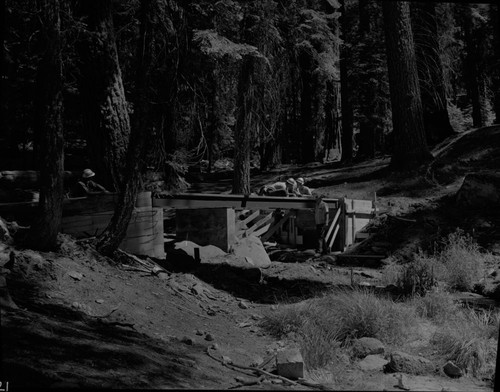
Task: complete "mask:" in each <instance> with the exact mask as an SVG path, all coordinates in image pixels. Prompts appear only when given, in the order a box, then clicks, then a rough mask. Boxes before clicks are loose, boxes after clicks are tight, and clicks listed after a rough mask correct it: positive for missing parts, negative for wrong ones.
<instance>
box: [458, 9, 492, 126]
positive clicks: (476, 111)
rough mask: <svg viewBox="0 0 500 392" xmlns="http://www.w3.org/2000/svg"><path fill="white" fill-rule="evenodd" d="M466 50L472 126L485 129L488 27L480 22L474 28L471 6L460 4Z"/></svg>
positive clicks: (466, 74) (466, 75)
mask: <svg viewBox="0 0 500 392" xmlns="http://www.w3.org/2000/svg"><path fill="white" fill-rule="evenodd" d="M459 7H461V12H462V17H463V24H464V40H465V48H466V58H465V72H464V74H465V75H464V76H465V78H466V80H467V91H468V95H469V98H470V99H471V101H472V125H473V126H474V127H484V126H485V125H487V124H486V123H487V120H488V115H487V97H486V75H485V70H484V61H485V58H486V54H485V51H486V48H485V43H486V42H487V39H486V27H485V26H484V24H483V22H481V21H478V23H479V26H477V27H476V26H474V15H473V9H472V5H471V4H460V5H459Z"/></svg>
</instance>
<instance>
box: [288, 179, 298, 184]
mask: <svg viewBox="0 0 500 392" xmlns="http://www.w3.org/2000/svg"><path fill="white" fill-rule="evenodd" d="M286 183H287V184H290V185H296V184H297V183H296V182H295V180H294V179H293V178H289V179H288V180H286Z"/></svg>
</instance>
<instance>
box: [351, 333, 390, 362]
mask: <svg viewBox="0 0 500 392" xmlns="http://www.w3.org/2000/svg"><path fill="white" fill-rule="evenodd" d="M352 349H353V352H354V355H355V356H356V357H358V358H364V357H366V356H368V355H375V354H383V353H384V352H385V346H384V344H383V343H382V342H381V341H380V340H378V339H375V338H367V337H364V338H360V339H357V340H355V341H354V344H353V346H352Z"/></svg>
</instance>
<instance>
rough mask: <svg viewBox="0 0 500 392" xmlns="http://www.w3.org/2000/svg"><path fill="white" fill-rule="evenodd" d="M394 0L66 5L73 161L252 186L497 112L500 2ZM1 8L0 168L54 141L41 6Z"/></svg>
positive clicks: (413, 147) (180, 185) (115, 182)
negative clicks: (40, 89)
mask: <svg viewBox="0 0 500 392" xmlns="http://www.w3.org/2000/svg"><path fill="white" fill-rule="evenodd" d="M386 3H387V4H386ZM389 3H393V2H379V1H375V0H343V1H337V0H292V1H287V2H284V1H276V0H251V1H242V0H219V1H209V0H197V1H195V0H188V1H183V2H179V1H175V0H155V1H154V2H153V1H139V0H127V1H123V2H117V1H111V0H106V1H103V2H100V3H99V6H95V4H90V2H86V1H75V2H63V3H61V12H60V19H61V48H60V50H61V53H62V55H61V58H62V71H61V88H60V90H61V100H62V102H63V103H64V108H65V110H64V113H63V114H62V117H61V124H62V126H61V129H62V130H63V132H64V147H65V152H64V169H65V170H70V171H76V172H77V171H80V170H82V169H84V168H85V167H91V168H92V169H93V170H95V171H96V172H97V173H98V175H99V177H100V179H101V180H102V181H103V182H104V183H105V184H106V185H107V186H108V187H109V188H112V189H114V190H116V191H117V192H123V189H125V188H124V186H125V185H124V184H125V183H126V182H127V181H126V179H127V178H128V177H129V176H130V173H134V176H135V173H136V172H140V176H139V177H141V181H142V180H143V179H144V178H145V177H144V176H145V175H146V174H147V173H146V172H147V171H150V172H151V171H154V172H156V173H161V179H162V181H163V182H159V183H156V185H155V186H154V187H153V186H152V185H150V184H149V183H147V182H141V181H138V180H137V179H134V181H133V183H134V186H133V188H134V190H133V192H132V193H131V194H133V193H134V192H136V190H137V189H136V188H141V189H146V188H147V187H149V188H147V189H150V190H154V191H168V192H172V191H179V190H183V189H186V186H187V184H186V182H185V180H184V178H185V176H186V175H187V174H188V172H191V173H192V172H195V171H196V172H197V173H198V175H199V174H200V173H201V174H204V173H209V172H214V171H216V170H219V169H221V168H230V169H231V168H233V169H234V186H233V192H237V193H248V192H251V191H253V189H251V188H250V183H249V179H250V175H251V171H252V170H267V169H271V168H274V167H276V166H279V165H281V164H288V163H292V164H293V163H296V164H305V163H311V162H323V163H332V164H333V163H335V162H341V161H342V162H346V161H349V160H352V159H358V160H363V159H371V158H375V157H380V156H382V155H392V157H393V165H392V167H393V169H395V170H400V169H405V168H408V167H413V166H416V165H418V164H419V163H421V162H423V161H425V160H426V159H428V158H429V157H430V155H429V153H428V144H430V145H432V144H435V143H437V142H439V141H441V140H443V138H445V137H447V136H449V135H451V134H452V133H453V132H455V131H456V132H461V131H464V130H466V129H469V128H470V127H472V126H482V125H489V124H491V123H492V121H493V120H494V119H495V115H496V118H497V119H498V116H499V114H498V110H499V109H498V102H499V101H500V100H499V98H498V96H499V92H498V91H499V87H498V86H499V85H500V82H499V78H500V76H499V72H497V71H496V70H497V69H498V66H497V65H498V61H499V60H498V55H499V53H500V50H499V49H498V48H499V38H498V37H499V27H498V26H499V23H498V6H495V5H489V4H455V3H435V2H432V3H430V2H422V3H416V2H412V3H411V4H412V5H411V13H409V12H408V10H406V9H404V12H402V10H400V11H399V14H397V13H393V12H392V11H395V10H392V11H390V10H388V9H387V6H388V5H389ZM152 4H153V5H154V7H155V10H156V11H155V16H154V18H153V19H151V23H153V26H154V28H152V30H151V36H152V37H153V38H152V39H150V40H148V41H149V42H150V45H151V46H150V47H144V48H143V50H142V51H141V49H140V48H141V39H140V38H141V37H142V35H141V34H144V31H143V30H141V29H142V28H143V26H144V23H143V21H144V13H143V12H142V11H141V10H144V7H145V6H151V5H152ZM395 4H396V5H397V7H406V5H409V3H404V2H401V3H399V2H396V3H394V4H392V6H395ZM404 4H406V5H404ZM383 7H385V8H386V10H385V17H384V15H383V14H384V13H383ZM2 12H3V13H4V15H5V16H4V18H5V23H4V24H3V25H2V26H4V27H3V30H2V36H3V45H2V52H1V53H2V54H1V64H2V75H3V77H2V101H1V107H0V112H1V114H2V131H3V132H2V134H1V135H0V138H1V140H0V141H1V143H0V150H1V151H0V168H1V169H2V170H9V169H10V170H26V169H33V170H40V169H41V166H40V161H38V160H37V158H36V157H37V156H38V155H39V154H41V155H42V156H44V154H50V155H51V156H52V154H54V152H50V150H47V146H45V145H43V144H42V140H43V137H42V138H39V137H38V135H42V134H44V132H45V131H44V132H42V133H40V132H39V131H38V129H39V128H40V126H41V124H42V123H43V119H41V118H40V115H39V114H40V113H39V111H38V109H37V107H39V102H38V101H37V99H36V97H37V96H39V95H37V85H38V84H37V75H38V74H39V69H38V64H41V60H42V59H43V56H44V55H45V54H46V51H45V49H44V47H43V45H42V42H43V40H42V39H41V37H42V35H43V34H44V30H43V29H40V28H39V20H40V18H41V16H42V14H41V13H40V10H39V8H38V7H37V3H36V2H34V1H31V0H19V1H13V0H5V4H4V7H2ZM5 26H7V27H5ZM403 27H404V28H403ZM384 29H385V31H384ZM141 53H142V55H141ZM146 54H147V56H149V60H148V64H147V69H145V68H144V67H145V66H146V65H145V63H144V62H141V56H145V55H146ZM144 58H145V57H144ZM144 58H143V60H144ZM141 67H142V68H141ZM401 67H403V68H401ZM399 68H401V69H404V72H400V71H397V69H399ZM391 69H392V71H391ZM395 69H396V71H395ZM141 73H144V75H146V79H147V80H143V79H141V77H140V74H141ZM401 74H404V75H407V76H408V78H406V79H404V80H403V79H401V78H399V77H397V75H401ZM47 80H48V79H47ZM54 86H56V84H54V85H50V87H51V88H52V87H54ZM47 91H48V90H47ZM398 94H399V95H398ZM419 102H420V103H419ZM408 104H411V105H410V106H408ZM410 107H411V110H410ZM42 117H46V115H42ZM422 132H424V135H425V137H424V138H422V135H421V134H422ZM134 133H135V135H134ZM45 136H47V134H45ZM142 138H147V139H148V142H151V143H148V144H147V147H145V146H146V145H142V144H141V143H142ZM138 143H139V144H141V147H140V148H139V149H137V150H134V151H135V153H132V150H131V149H130V147H131V146H132V145H137V144H138ZM134 154H135V155H134ZM131 156H134V158H131ZM409 157H411V159H410V158H409ZM131 159H132V160H136V159H137V160H140V162H141V163H140V165H134V164H131V163H130V160H131ZM134 178H135V177H134ZM158 184H159V185H158ZM129 185H130V184H129ZM125 215H128V214H125Z"/></svg>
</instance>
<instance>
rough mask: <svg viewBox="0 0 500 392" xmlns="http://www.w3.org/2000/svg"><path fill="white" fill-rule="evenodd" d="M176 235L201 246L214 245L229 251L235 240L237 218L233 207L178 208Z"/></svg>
mask: <svg viewBox="0 0 500 392" xmlns="http://www.w3.org/2000/svg"><path fill="white" fill-rule="evenodd" d="M175 224H176V235H177V238H178V239H180V240H188V241H192V242H194V243H196V244H198V245H200V246H205V245H214V246H217V247H219V248H220V249H222V250H223V251H224V252H229V250H230V247H231V245H233V243H234V240H235V224H236V218H235V213H234V209H232V208H194V209H178V210H177V211H176V214H175Z"/></svg>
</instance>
